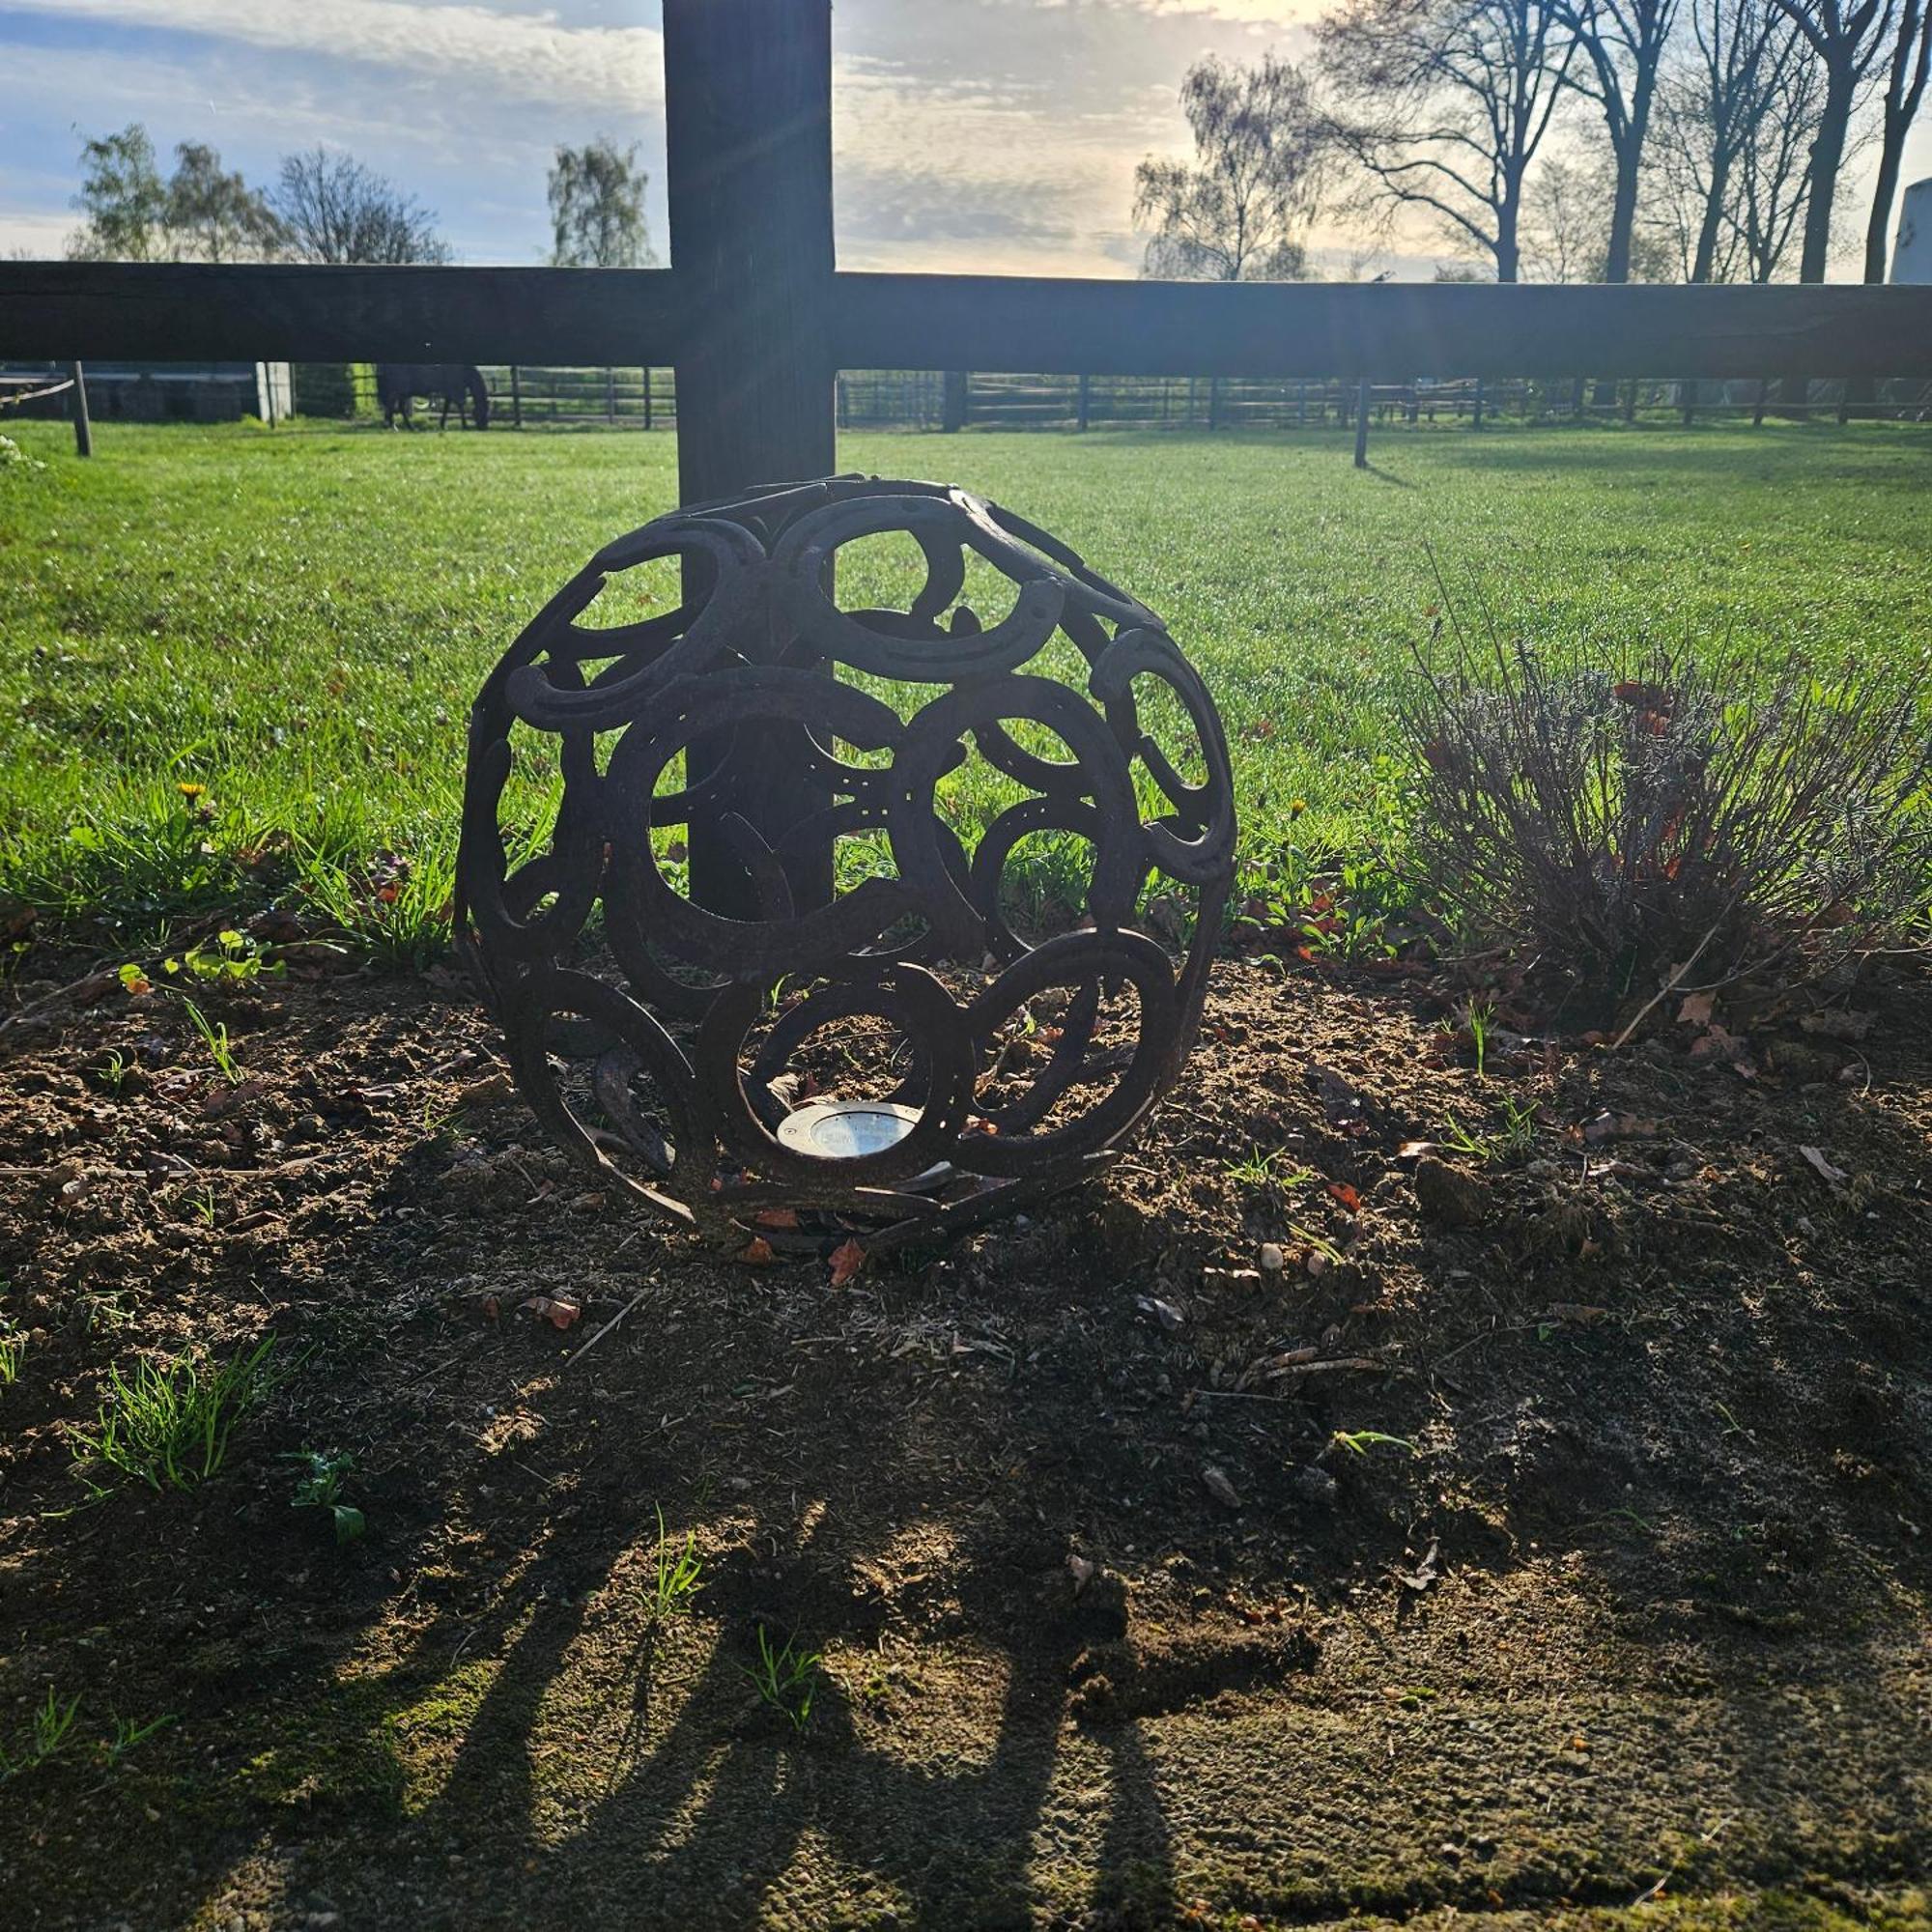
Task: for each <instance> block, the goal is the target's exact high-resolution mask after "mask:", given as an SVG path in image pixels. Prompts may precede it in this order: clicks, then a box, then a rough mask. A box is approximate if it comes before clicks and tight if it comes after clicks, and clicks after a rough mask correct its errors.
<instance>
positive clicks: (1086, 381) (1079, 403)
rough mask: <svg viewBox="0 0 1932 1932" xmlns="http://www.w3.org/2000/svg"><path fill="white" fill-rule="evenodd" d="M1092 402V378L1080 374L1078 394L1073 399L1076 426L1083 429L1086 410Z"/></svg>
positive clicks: (1085, 424)
mask: <svg viewBox="0 0 1932 1932" xmlns="http://www.w3.org/2000/svg"><path fill="white" fill-rule="evenodd" d="M1093 403H1094V388H1093V378H1092V377H1089V376H1082V377H1081V378H1080V390H1079V394H1078V395H1077V396H1076V397H1075V399H1074V410H1075V412H1076V413H1075V427H1076V428H1079V429H1083V430H1084V429H1085V428H1086V427H1087V412H1088V411H1089V410H1090V409H1091V408H1092V407H1093Z"/></svg>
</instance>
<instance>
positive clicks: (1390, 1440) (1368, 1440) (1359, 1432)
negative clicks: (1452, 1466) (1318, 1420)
mask: <svg viewBox="0 0 1932 1932" xmlns="http://www.w3.org/2000/svg"><path fill="white" fill-rule="evenodd" d="M1378 1443H1379V1444H1381V1445H1382V1446H1384V1447H1386V1448H1390V1449H1406V1450H1407V1451H1408V1453H1409V1454H1410V1455H1411V1456H1419V1455H1421V1453H1422V1451H1421V1450H1420V1449H1418V1448H1417V1447H1416V1446H1415V1444H1414V1443H1413V1442H1411V1441H1410V1440H1409V1439H1408V1437H1407V1436H1406V1435H1383V1434H1382V1432H1381V1431H1380V1430H1379V1429H1338V1430H1336V1432H1335V1433H1334V1435H1331V1436H1330V1437H1329V1438H1328V1446H1329V1447H1330V1448H1331V1449H1346V1450H1348V1451H1349V1452H1350V1455H1354V1456H1366V1455H1367V1454H1368V1453H1369V1451H1370V1450H1371V1449H1373V1448H1375V1447H1376V1446H1377V1444H1378Z"/></svg>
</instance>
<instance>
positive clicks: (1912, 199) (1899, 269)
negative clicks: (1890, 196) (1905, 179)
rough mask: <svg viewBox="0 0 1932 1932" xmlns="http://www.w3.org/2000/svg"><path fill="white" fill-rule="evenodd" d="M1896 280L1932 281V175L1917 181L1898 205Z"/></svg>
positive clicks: (1893, 272) (1894, 256)
mask: <svg viewBox="0 0 1932 1932" xmlns="http://www.w3.org/2000/svg"><path fill="white" fill-rule="evenodd" d="M1891 279H1892V280H1893V281H1894V282H1932V177H1928V178H1927V179H1926V180H1924V181H1920V182H1914V183H1913V184H1912V185H1911V186H1910V187H1908V188H1907V189H1906V190H1905V192H1904V194H1903V195H1901V196H1900V197H1899V204H1898V241H1897V242H1896V243H1895V244H1894V246H1893V248H1892V251H1891Z"/></svg>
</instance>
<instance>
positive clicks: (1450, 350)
mask: <svg viewBox="0 0 1932 1932" xmlns="http://www.w3.org/2000/svg"><path fill="white" fill-rule="evenodd" d="M836 300H837V304H838V306H837V312H836V316H835V320H834V327H833V341H834V344H835V346H836V348H837V350H838V362H839V366H840V367H841V368H846V369H873V368H883V369H903V368H921V369H1025V370H1029V371H1034V370H1037V371H1039V372H1041V373H1042V374H1051V373H1058V374H1071V375H1095V376H1106V375H1122V376H1124V375H1141V376H1161V375H1168V376H1332V377H1347V378H1361V377H1367V378H1368V379H1370V380H1371V381H1373V382H1382V383H1400V382H1407V381H1410V380H1411V379H1412V378H1414V377H1416V376H1472V375H1485V376H1572V375H1574V374H1575V373H1576V371H1577V369H1578V368H1585V369H1588V370H1590V371H1591V372H1592V374H1602V375H1604V376H1605V377H1616V376H1712V377H1724V376H1763V375H1772V376H1777V375H1787V374H1793V373H1798V374H1808V375H1817V376H1825V375H1831V376H1858V375H1874V376H1932V288H1898V287H1868V286H1866V285H1864V284H1862V283H1859V284H1851V283H1843V284H1836V285H1833V284H1824V285H1809V286H1798V285H1796V284H1793V285H1788V286H1781V287H1776V288H1710V287H1700V288H1683V287H1678V288H1664V287H1630V286H1625V287H1614V288H1612V287H1557V286H1552V285H1547V284H1538V285H1530V284H1519V285H1517V286H1514V287H1509V288H1501V287H1497V286H1494V285H1489V286H1473V285H1465V284H1457V283H1432V282H1417V283H1406V282H1382V283H1350V282H1273V283H1268V282H1251V283H1241V284H1237V285H1234V286H1230V285H1229V284H1227V283H1225V282H1128V281H1120V282H1101V281H1051V280H1039V279H1032V278H1023V277H1019V276H1004V275H864V274H845V275H840V276H839V277H838V284H837V291H836Z"/></svg>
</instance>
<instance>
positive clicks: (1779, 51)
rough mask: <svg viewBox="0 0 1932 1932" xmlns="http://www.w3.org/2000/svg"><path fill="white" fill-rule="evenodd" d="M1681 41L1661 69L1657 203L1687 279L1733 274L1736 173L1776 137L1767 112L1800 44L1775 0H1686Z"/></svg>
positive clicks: (1737, 230) (1737, 245) (1755, 161)
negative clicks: (1686, 30) (1686, 39)
mask: <svg viewBox="0 0 1932 1932" xmlns="http://www.w3.org/2000/svg"><path fill="white" fill-rule="evenodd" d="M1687 17H1688V19H1689V22H1690V46H1689V47H1687V48H1685V49H1684V50H1683V55H1682V58H1681V59H1680V60H1679V62H1678V63H1676V65H1675V67H1674V70H1673V71H1671V72H1670V73H1669V74H1667V75H1666V77H1665V82H1664V86H1663V90H1662V127H1661V130H1660V137H1659V141H1658V163H1659V165H1658V183H1657V187H1658V204H1659V207H1660V209H1661V212H1662V218H1663V221H1664V223H1665V225H1667V226H1668V227H1669V228H1670V229H1671V230H1672V231H1673V232H1674V234H1675V238H1676V245H1677V249H1678V254H1679V268H1680V272H1681V273H1682V275H1683V276H1684V279H1685V280H1687V281H1691V282H1724V281H1733V280H1736V279H1739V278H1740V273H1741V264H1742V262H1743V260H1744V258H1745V254H1746V252H1747V250H1746V224H1745V221H1744V219H1743V218H1742V216H1741V213H1740V208H1741V200H1742V196H1743V186H1744V183H1745V181H1746V179H1747V176H1748V175H1753V174H1761V173H1762V171H1763V164H1764V162H1765V160H1766V159H1767V157H1768V156H1769V153H1770V150H1771V149H1772V148H1773V147H1775V146H1776V145H1777V144H1776V141H1775V139H1774V138H1773V136H1772V134H1771V133H1770V132H1769V131H1768V130H1767V128H1766V126H1765V124H1766V121H1767V118H1768V117H1769V116H1770V115H1771V114H1772V112H1773V110H1774V109H1775V108H1777V107H1778V106H1780V104H1784V102H1785V97H1786V94H1787V92H1788V83H1789V81H1790V80H1791V78H1792V77H1793V76H1792V70H1793V69H1794V68H1795V67H1797V66H1802V65H1805V64H1808V61H1809V54H1808V50H1807V49H1806V47H1805V44H1804V42H1803V41H1802V40H1801V39H1800V38H1799V35H1798V30H1797V28H1796V27H1794V26H1793V25H1792V23H1791V19H1790V16H1789V15H1788V14H1786V13H1785V12H1784V10H1783V9H1782V8H1781V7H1780V6H1779V5H1778V4H1777V0H1688V5H1687Z"/></svg>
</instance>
